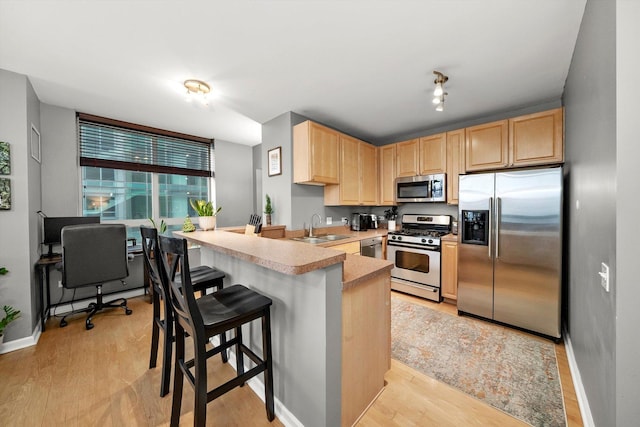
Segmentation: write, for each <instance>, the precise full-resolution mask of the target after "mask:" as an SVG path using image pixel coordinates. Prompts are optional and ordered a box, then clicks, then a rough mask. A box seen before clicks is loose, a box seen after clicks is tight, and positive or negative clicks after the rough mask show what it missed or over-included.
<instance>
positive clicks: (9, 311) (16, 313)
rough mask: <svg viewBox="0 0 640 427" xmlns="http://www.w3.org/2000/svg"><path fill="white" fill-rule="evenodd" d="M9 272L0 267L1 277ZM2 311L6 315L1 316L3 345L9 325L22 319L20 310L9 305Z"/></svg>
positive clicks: (0, 333)
mask: <svg viewBox="0 0 640 427" xmlns="http://www.w3.org/2000/svg"><path fill="white" fill-rule="evenodd" d="M8 272H9V270H7V269H6V268H5V267H0V275H2V276H4V275H5V274H7V273H8ZM2 310H3V311H4V313H2V314H0V315H1V316H2V319H0V344H2V342H3V341H4V330H5V328H6V327H7V326H8V325H9V323H11V322H13V321H14V320H16V319H17V318H18V317H20V310H16V309H15V308H13V307H11V306H9V305H5V306H4V307H2Z"/></svg>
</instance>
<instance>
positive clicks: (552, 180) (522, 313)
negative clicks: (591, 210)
mask: <svg viewBox="0 0 640 427" xmlns="http://www.w3.org/2000/svg"><path fill="white" fill-rule="evenodd" d="M495 195H496V199H495V200H496V205H495V207H496V209H495V220H494V224H495V231H496V233H495V240H494V255H495V270H494V275H495V278H494V305H493V307H494V310H493V319H494V320H497V321H499V322H504V323H507V324H509V325H514V326H518V327H521V328H525V329H529V330H531V331H535V332H538V333H541V334H544V335H548V336H551V337H556V338H560V332H561V331H560V297H561V272H562V270H561V268H562V222H561V218H562V169H561V168H552V169H538V170H525V171H514V172H501V173H497V174H496V193H495Z"/></svg>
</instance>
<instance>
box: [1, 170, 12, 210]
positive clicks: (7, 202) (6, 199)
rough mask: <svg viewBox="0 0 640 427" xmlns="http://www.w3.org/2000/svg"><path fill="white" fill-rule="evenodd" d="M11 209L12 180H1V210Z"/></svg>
mask: <svg viewBox="0 0 640 427" xmlns="http://www.w3.org/2000/svg"><path fill="white" fill-rule="evenodd" d="M9 209H11V180H9V178H0V210H9Z"/></svg>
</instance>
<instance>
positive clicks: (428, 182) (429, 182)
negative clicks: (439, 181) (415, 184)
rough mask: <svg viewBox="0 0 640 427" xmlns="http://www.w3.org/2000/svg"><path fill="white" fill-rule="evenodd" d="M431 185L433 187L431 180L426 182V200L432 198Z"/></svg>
mask: <svg viewBox="0 0 640 427" xmlns="http://www.w3.org/2000/svg"><path fill="white" fill-rule="evenodd" d="M432 185H433V181H431V180H429V181H427V197H428V198H432V197H433V189H432Z"/></svg>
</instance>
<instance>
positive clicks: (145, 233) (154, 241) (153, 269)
mask: <svg viewBox="0 0 640 427" xmlns="http://www.w3.org/2000/svg"><path fill="white" fill-rule="evenodd" d="M140 234H141V235H142V252H143V253H144V265H145V267H146V269H147V273H148V274H149V278H150V279H151V282H152V283H153V288H154V290H158V291H160V292H162V296H163V297H164V296H165V295H167V293H168V292H169V289H168V288H167V289H165V282H163V279H164V277H163V273H164V271H163V269H162V263H161V262H160V248H159V247H158V230H156V229H155V228H154V227H147V226H144V225H141V226H140Z"/></svg>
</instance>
